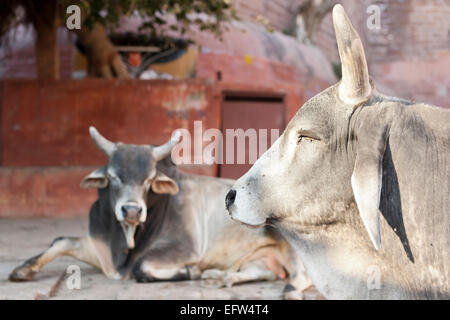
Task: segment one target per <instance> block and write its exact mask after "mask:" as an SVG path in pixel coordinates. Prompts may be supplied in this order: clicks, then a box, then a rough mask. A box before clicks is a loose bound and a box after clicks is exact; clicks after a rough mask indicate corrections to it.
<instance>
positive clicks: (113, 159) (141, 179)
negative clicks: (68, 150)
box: [81, 127, 180, 249]
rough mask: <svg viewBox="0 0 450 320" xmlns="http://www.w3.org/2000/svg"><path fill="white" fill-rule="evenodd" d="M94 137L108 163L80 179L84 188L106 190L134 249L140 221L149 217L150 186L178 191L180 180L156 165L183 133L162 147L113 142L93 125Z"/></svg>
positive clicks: (167, 191)
mask: <svg viewBox="0 0 450 320" xmlns="http://www.w3.org/2000/svg"><path fill="white" fill-rule="evenodd" d="M89 133H90V134H91V137H92V140H94V142H95V144H96V145H97V147H98V148H99V149H100V150H101V151H103V152H104V153H105V154H106V155H107V156H108V157H109V161H108V163H107V164H106V165H105V166H103V167H101V168H99V169H97V170H95V171H93V172H92V173H90V174H89V175H88V176H86V177H85V178H84V179H83V180H82V181H81V187H82V188H98V189H105V191H106V192H108V196H109V197H108V198H109V205H110V208H111V210H112V211H113V212H114V215H115V218H116V219H117V221H118V222H119V223H120V224H121V226H122V229H123V231H124V234H125V239H126V241H127V245H128V247H129V248H130V249H132V248H134V233H135V231H136V227H137V225H138V224H140V223H143V222H145V220H146V219H147V195H148V193H149V191H150V189H151V190H152V191H153V192H154V193H159V194H172V195H173V194H176V193H178V185H177V183H176V182H175V181H174V180H173V179H171V178H170V177H168V176H166V175H165V174H164V173H162V172H160V171H159V170H157V168H156V163H157V162H158V161H159V160H162V159H164V158H165V157H167V156H168V155H169V154H170V153H171V151H172V148H173V147H174V146H175V145H176V144H177V142H178V140H179V138H180V134H179V132H178V131H176V132H174V134H173V135H172V139H170V140H169V141H168V142H167V143H165V144H163V145H161V146H151V145H129V144H124V143H120V142H111V141H109V140H107V139H106V138H105V137H103V136H102V135H101V134H100V133H99V132H98V131H97V130H96V129H95V128H94V127H90V128H89Z"/></svg>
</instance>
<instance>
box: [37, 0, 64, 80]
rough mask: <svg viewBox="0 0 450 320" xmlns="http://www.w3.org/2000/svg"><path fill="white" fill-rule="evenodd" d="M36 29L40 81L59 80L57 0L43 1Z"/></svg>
mask: <svg viewBox="0 0 450 320" xmlns="http://www.w3.org/2000/svg"><path fill="white" fill-rule="evenodd" d="M33 25H34V27H35V29H36V43H35V50H36V60H37V61H36V62H37V75H38V78H39V79H58V78H59V52H58V43H57V32H58V25H59V19H58V14H57V2H56V0H50V1H42V2H41V3H40V8H39V16H37V17H36V18H35V19H34V20H33Z"/></svg>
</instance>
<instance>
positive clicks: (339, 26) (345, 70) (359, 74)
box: [333, 4, 372, 104]
mask: <svg viewBox="0 0 450 320" xmlns="http://www.w3.org/2000/svg"><path fill="white" fill-rule="evenodd" d="M333 25H334V31H335V32H336V40H337V44H338V49H339V56H340V58H341V64H342V80H341V83H340V85H339V98H340V99H341V100H342V101H344V102H347V103H349V104H357V103H360V102H362V101H363V100H366V99H367V98H368V97H369V96H370V94H371V91H372V87H371V85H370V80H369V71H368V69H367V62H366V56H365V54H364V48H363V46H362V42H361V39H360V38H359V36H358V34H357V33H356V31H355V29H354V28H353V26H352V23H351V22H350V19H349V18H348V16H347V14H346V13H345V11H344V8H343V7H342V5H340V4H336V5H335V6H334V8H333Z"/></svg>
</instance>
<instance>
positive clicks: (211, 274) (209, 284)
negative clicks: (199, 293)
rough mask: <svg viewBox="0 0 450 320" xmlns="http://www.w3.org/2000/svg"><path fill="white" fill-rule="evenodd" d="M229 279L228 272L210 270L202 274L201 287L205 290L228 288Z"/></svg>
mask: <svg viewBox="0 0 450 320" xmlns="http://www.w3.org/2000/svg"><path fill="white" fill-rule="evenodd" d="M227 278H228V276H227V272H225V271H222V270H218V269H209V270H206V271H204V272H203V273H202V277H201V279H202V281H201V282H200V285H201V286H202V287H205V288H223V287H228V285H227Z"/></svg>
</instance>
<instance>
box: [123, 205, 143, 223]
mask: <svg viewBox="0 0 450 320" xmlns="http://www.w3.org/2000/svg"><path fill="white" fill-rule="evenodd" d="M141 213H142V207H141V206H139V205H136V204H124V205H123V206H122V216H123V217H124V218H127V220H128V219H129V220H135V219H139V217H140V215H141Z"/></svg>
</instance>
